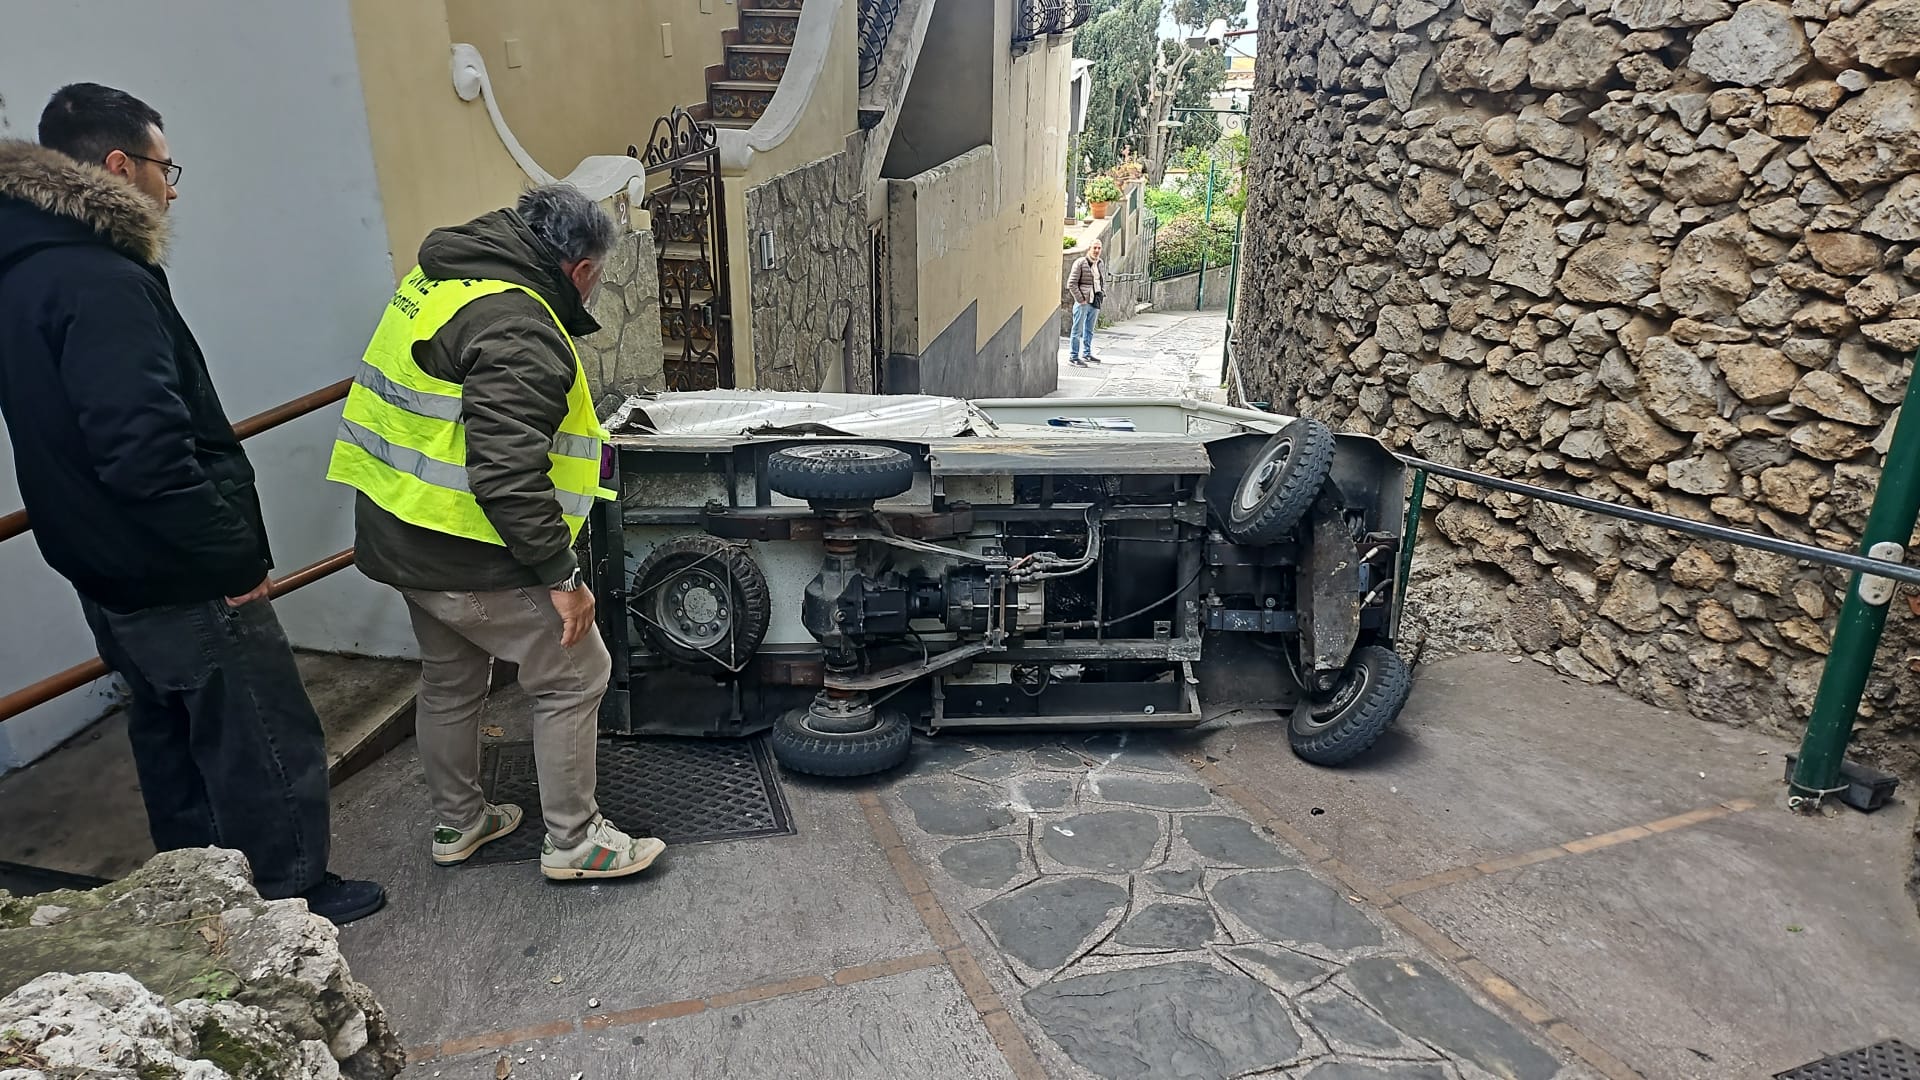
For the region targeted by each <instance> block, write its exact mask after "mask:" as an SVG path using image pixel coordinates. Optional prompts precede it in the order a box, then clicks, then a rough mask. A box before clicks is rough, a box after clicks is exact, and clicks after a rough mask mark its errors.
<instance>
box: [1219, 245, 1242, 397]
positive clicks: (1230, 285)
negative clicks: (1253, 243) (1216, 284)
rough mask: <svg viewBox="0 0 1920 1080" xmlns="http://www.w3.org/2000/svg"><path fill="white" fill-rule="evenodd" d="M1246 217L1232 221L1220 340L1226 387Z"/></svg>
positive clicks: (1238, 292) (1221, 383)
mask: <svg viewBox="0 0 1920 1080" xmlns="http://www.w3.org/2000/svg"><path fill="white" fill-rule="evenodd" d="M1245 223H1246V215H1245V214H1242V215H1241V216H1239V217H1237V218H1234V219H1233V268H1232V269H1231V270H1229V271H1227V334H1226V336H1225V337H1224V338H1222V339H1221V340H1220V385H1221V386H1225V385H1227V366H1228V364H1229V363H1230V362H1231V357H1232V352H1231V350H1232V348H1233V305H1234V302H1235V301H1236V300H1237V299H1238V298H1239V295H1240V227H1241V226H1242V225H1243V224H1245Z"/></svg>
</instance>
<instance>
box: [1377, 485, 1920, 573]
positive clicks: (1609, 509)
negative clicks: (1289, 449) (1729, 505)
mask: <svg viewBox="0 0 1920 1080" xmlns="http://www.w3.org/2000/svg"><path fill="white" fill-rule="evenodd" d="M1395 456H1396V457H1398V458H1399V459H1400V461H1401V462H1402V463H1403V464H1405V465H1406V466H1407V467H1408V468H1411V469H1415V470H1418V471H1420V472H1429V473H1432V474H1433V475H1435V476H1445V477H1447V478H1449V479H1453V480H1463V481H1465V482H1467V483H1469V484H1474V485H1477V486H1479V487H1484V488H1492V489H1493V490H1495V491H1504V492H1507V493H1508V494H1510V495H1524V496H1526V497H1527V498H1530V499H1539V500H1540V501H1541V502H1550V503H1558V504H1560V505H1561V506H1570V507H1572V508H1574V509H1575V510H1585V511H1587V512H1589V513H1594V514H1604V515H1607V516H1609V517H1617V518H1621V519H1622V520H1625V521H1631V522H1635V523H1637V524H1640V525H1652V526H1654V527H1656V528H1661V529H1671V530H1673V531H1674V532H1678V533H1685V534H1687V535H1689V536H1697V537H1700V538H1701V539H1703V540H1719V541H1723V542H1725V543H1729V544H1738V545H1740V546H1741V547H1748V548H1753V549H1755V550H1758V551H1766V552H1771V553H1772V554H1775V555H1785V556H1787V557H1788V558H1792V559H1803V560H1805V561H1807V562H1811V563H1820V564H1822V565H1825V566H1834V567H1839V568H1840V569H1842V570H1852V571H1853V572H1855V573H1857V574H1867V575H1869V576H1872V577H1883V578H1892V579H1893V580H1895V581H1901V582H1905V583H1906V584H1908V585H1920V566H1907V565H1904V564H1901V563H1896V562H1886V561H1883V560H1880V559H1870V558H1868V557H1866V556H1865V555H1855V554H1854V553H1852V552H1850V551H1828V550H1827V549H1826V548H1821V547H1814V546H1813V545H1811V544H1801V543H1796V542H1794V541H1792V540H1782V539H1780V538H1779V537H1775V536H1762V535H1760V534H1759V533H1751V532H1747V531H1746V530H1744V529H1735V528H1731V527H1729V526H1726V525H1715V524H1712V523H1710V522H1705V521H1694V520H1693V519H1691V518H1683V517H1675V516H1674V515H1672V514H1662V513H1658V512H1656V511H1653V510H1642V509H1640V508H1639V507H1637V506H1627V505H1625V504H1623V503H1613V502H1607V501H1606V500H1604V499H1593V498H1588V497H1587V496H1585V495H1575V494H1573V493H1571V492H1567V491H1556V490H1554V489H1553V488H1544V487H1539V486H1537V485H1534V484H1523V483H1521V482H1519V481H1518V480H1503V479H1501V478H1500V477H1497V476H1488V475H1486V474H1485V473H1477V472H1474V471H1473V470H1472V469H1462V468H1458V467H1456V466H1453V465H1442V464H1441V463H1439V462H1437V461H1427V460H1426V459H1424V458H1417V457H1408V456H1406V455H1404V454H1398V455H1395ZM1416 476H1417V473H1416ZM1414 512H1415V513H1418V508H1417V507H1416V508H1415V511H1414Z"/></svg>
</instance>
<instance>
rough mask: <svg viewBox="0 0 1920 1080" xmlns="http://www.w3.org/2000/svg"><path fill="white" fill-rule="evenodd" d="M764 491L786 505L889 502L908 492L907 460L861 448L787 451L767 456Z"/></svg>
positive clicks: (832, 445)
mask: <svg viewBox="0 0 1920 1080" xmlns="http://www.w3.org/2000/svg"><path fill="white" fill-rule="evenodd" d="M767 486H768V487H770V488H772V489H773V490H775V491H777V492H779V493H780V494H782V495H785V496H787V497H788V498H790V499H830V500H835V501H850V502H871V501H873V500H875V499H891V498H893V497H894V496H895V495H900V494H904V493H905V492H906V491H907V489H908V488H911V487H912V486H913V458H911V457H909V456H907V454H906V453H905V452H904V451H900V450H895V449H893V448H892V447H890V446H870V445H867V444H865V443H845V442H822V443H814V444H811V445H808V446H789V447H786V448H785V449H782V450H776V451H774V452H773V453H772V454H770V455H768V457H767Z"/></svg>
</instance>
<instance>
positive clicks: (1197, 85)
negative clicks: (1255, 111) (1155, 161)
mask: <svg viewBox="0 0 1920 1080" xmlns="http://www.w3.org/2000/svg"><path fill="white" fill-rule="evenodd" d="M1226 84H1227V56H1226V53H1225V52H1222V51H1220V50H1216V49H1208V50H1207V51H1206V52H1204V53H1202V54H1201V55H1200V56H1199V57H1197V58H1195V60H1194V61H1193V63H1192V64H1190V65H1188V67H1187V76H1186V78H1185V79H1184V80H1182V82H1181V83H1180V89H1179V90H1178V91H1177V92H1176V93H1175V94H1174V96H1173V106H1174V109H1173V111H1174V112H1175V113H1178V112H1179V111H1180V110H1181V109H1183V108H1188V109H1211V108H1212V107H1213V95H1215V94H1217V93H1219V92H1220V88H1221V87H1223V86H1225V85H1226ZM1219 141H1220V118H1219V117H1217V116H1215V115H1214V114H1212V113H1210V112H1193V113H1186V114H1184V115H1182V116H1181V117H1180V126H1179V127H1177V128H1175V129H1174V131H1173V138H1172V140H1171V142H1170V143H1169V144H1168V146H1167V151H1168V153H1169V154H1175V153H1178V152H1180V151H1181V150H1185V149H1187V148H1188V147H1200V148H1202V149H1204V148H1206V147H1209V146H1212V145H1213V144H1214V143H1216V142H1219Z"/></svg>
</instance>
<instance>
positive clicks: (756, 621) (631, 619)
mask: <svg viewBox="0 0 1920 1080" xmlns="http://www.w3.org/2000/svg"><path fill="white" fill-rule="evenodd" d="M609 427H610V429H611V430H612V432H613V436H614V437H613V441H612V455H611V458H612V465H611V470H612V475H611V477H610V478H609V480H608V485H609V486H610V487H616V488H617V490H618V492H619V495H620V498H619V500H618V501H617V502H606V503H602V504H601V505H600V507H599V509H598V510H597V511H596V513H595V516H594V517H593V519H592V522H591V527H590V528H589V529H588V531H587V544H588V549H589V555H590V565H591V567H592V570H591V573H592V578H593V588H594V589H595V591H596V594H597V597H598V600H599V612H600V619H601V628H602V630H603V632H604V634H605V636H606V639H607V642H608V645H609V647H610V648H611V649H612V651H613V657H614V678H613V685H612V689H611V690H610V692H609V693H608V695H607V698H606V705H605V708H604V711H603V716H602V727H603V729H604V730H607V731H610V732H617V733H628V734H656V735H708V736H740V735H748V734H753V733H756V732H759V731H764V730H766V729H768V728H771V729H772V748H773V751H774V754H775V756H776V757H777V758H778V759H779V761H780V762H781V763H782V764H783V765H785V766H786V767H788V768H790V769H793V770H795V771H798V772H804V773H812V774H818V775H828V776H854V775H862V774H866V773H871V772H878V771H880V770H884V769H888V768H891V767H893V766H895V765H897V764H899V763H900V762H901V761H903V760H904V759H905V758H906V757H907V755H908V752H909V747H910V745H911V742H912V736H913V729H914V728H916V727H917V728H919V729H921V730H923V731H926V732H929V733H937V732H940V731H943V730H946V729H949V728H1003V729H1004V728H1048V727H1072V728H1088V729H1098V728H1125V727H1143V726H1145V727H1190V726H1193V725H1197V724H1199V723H1201V722H1202V721H1203V719H1205V718H1206V717H1207V716H1210V715H1214V714H1217V713H1218V712H1219V711H1221V710H1223V709H1226V708H1270V709H1285V710H1291V722H1290V725H1289V729H1288V730H1289V732H1290V736H1291V742H1292V746H1293V749H1294V751H1295V752H1296V753H1297V754H1298V755H1299V756H1300V757H1302V758H1304V759H1306V760H1308V761H1311V762H1315V763H1318V764H1325V765H1333V764H1339V763H1341V762H1344V761H1347V760H1348V759H1350V758H1352V757H1354V756H1355V755H1357V754H1359V753H1361V752H1363V751H1365V750H1366V749H1367V748H1368V747H1369V746H1371V745H1372V744H1373V742H1374V741H1375V740H1376V739H1378V738H1379V737H1380V734H1381V733H1382V732H1383V731H1384V730H1385V729H1386V728H1387V726H1388V725H1389V724H1391V723H1392V722H1393V720H1394V718H1395V716H1396V715H1397V714H1398V713H1399V711H1400V709H1401V706H1402V705H1404V704H1405V702H1406V698H1407V694H1408V690H1409V688H1410V680H1411V676H1410V672H1409V670H1408V667H1407V665H1406V663H1405V662H1404V661H1403V660H1402V659H1401V658H1400V657H1399V656H1398V655H1397V654H1395V653H1394V651H1393V648H1392V646H1393V642H1394V635H1395V632H1396V630H1397V624H1398V620H1399V612H1400V602H1401V583H1400V582H1399V580H1398V576H1399V575H1398V566H1399V558H1398V555H1399V552H1400V549H1401V544H1402V533H1403V531H1404V515H1405V497H1404V495H1403V484H1402V468H1401V466H1400V464H1399V462H1398V461H1397V460H1396V459H1395V458H1394V457H1393V456H1392V455H1391V454H1389V453H1388V452H1387V451H1386V449H1385V448H1384V447H1382V446H1381V445H1380V444H1379V443H1378V442H1376V441H1374V440H1373V439H1370V438H1366V437H1362V436H1354V435H1344V434H1341V435H1336V434H1334V433H1333V432H1331V431H1329V430H1328V429H1327V428H1326V427H1325V426H1324V425H1322V424H1320V423H1318V422H1316V421H1313V420H1310V419H1296V418H1290V417H1284V416H1277V415H1273V414H1269V413H1262V412H1254V411H1249V410H1244V409H1233V408H1226V407H1222V406H1217V405H1211V404H1204V403H1196V402H1193V401H1180V400H1163V399H1124V398H1101V399H1097V400H1062V399H1020V400H990V401H962V400H959V399H953V398H939V397H924V396H881V397H873V396H865V395H837V394H774V393H756V392H751V391H733V390H721V391H708V392H700V393H682V394H661V395H657V396H643V397H637V398H634V399H632V400H630V401H629V402H627V404H626V406H625V407H624V408H622V409H621V410H620V411H619V412H618V413H617V414H616V415H615V417H614V418H613V419H612V421H611V423H610V425H609Z"/></svg>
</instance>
